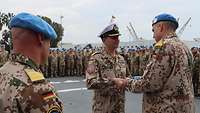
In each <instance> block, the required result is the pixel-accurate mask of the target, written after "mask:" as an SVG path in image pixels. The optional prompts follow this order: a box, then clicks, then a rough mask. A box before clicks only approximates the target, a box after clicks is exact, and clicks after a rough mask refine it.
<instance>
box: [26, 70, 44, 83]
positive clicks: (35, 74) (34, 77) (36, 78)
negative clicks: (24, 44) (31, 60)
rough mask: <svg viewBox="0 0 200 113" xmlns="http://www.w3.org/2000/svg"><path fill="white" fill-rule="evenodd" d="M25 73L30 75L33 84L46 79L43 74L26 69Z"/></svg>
mask: <svg viewBox="0 0 200 113" xmlns="http://www.w3.org/2000/svg"><path fill="white" fill-rule="evenodd" d="M25 72H26V74H27V75H28V77H29V78H30V79H31V81H32V82H35V81H40V80H44V79H45V78H44V76H43V74H42V73H40V72H37V71H35V70H32V69H25Z"/></svg>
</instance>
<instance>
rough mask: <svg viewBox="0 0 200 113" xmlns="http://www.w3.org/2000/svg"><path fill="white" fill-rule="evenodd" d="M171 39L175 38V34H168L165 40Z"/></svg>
mask: <svg viewBox="0 0 200 113" xmlns="http://www.w3.org/2000/svg"><path fill="white" fill-rule="evenodd" d="M173 37H177V34H176V33H168V34H167V35H166V37H165V38H173Z"/></svg>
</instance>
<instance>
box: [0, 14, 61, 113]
mask: <svg viewBox="0 0 200 113" xmlns="http://www.w3.org/2000/svg"><path fill="white" fill-rule="evenodd" d="M9 26H10V27H11V33H12V38H13V53H12V55H11V56H12V57H11V58H10V59H9V61H8V62H7V63H6V64H5V65H4V66H3V67H2V68H0V81H1V82H0V113H62V111H63V110H62V109H63V108H62V102H61V101H60V99H59V97H58V96H57V94H56V92H55V89H54V86H52V84H50V83H49V82H48V81H47V80H45V78H44V76H43V74H42V73H41V71H40V69H39V65H40V64H42V63H45V60H47V56H48V49H49V46H50V39H55V38H56V33H55V31H54V30H53V28H52V27H51V26H50V25H49V24H48V23H46V22H45V21H44V20H42V19H41V18H40V17H37V16H34V15H31V14H28V13H20V14H18V15H16V16H15V17H14V18H13V19H12V20H11V22H10V24H9Z"/></svg>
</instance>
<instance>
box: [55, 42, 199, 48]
mask: <svg viewBox="0 0 200 113" xmlns="http://www.w3.org/2000/svg"><path fill="white" fill-rule="evenodd" d="M183 42H184V43H185V44H186V45H187V46H188V47H189V48H192V47H200V40H199V41H185V40H183ZM154 43H155V41H154V40H141V41H131V42H120V44H119V46H120V47H122V48H124V47H125V48H126V47H127V46H129V48H130V47H133V48H135V49H136V47H140V46H144V47H150V46H153V44H154ZM90 44H91V45H92V47H101V46H102V43H90ZM86 45H88V44H76V45H75V44H72V43H62V46H59V47H62V48H65V49H69V48H74V47H77V48H78V49H82V48H84V47H85V46H86Z"/></svg>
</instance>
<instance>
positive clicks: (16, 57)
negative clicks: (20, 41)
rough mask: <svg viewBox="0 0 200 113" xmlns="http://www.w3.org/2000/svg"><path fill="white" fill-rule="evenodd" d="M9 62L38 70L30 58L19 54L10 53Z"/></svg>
mask: <svg viewBox="0 0 200 113" xmlns="http://www.w3.org/2000/svg"><path fill="white" fill-rule="evenodd" d="M10 60H11V61H13V62H19V63H21V64H24V65H27V66H29V67H31V68H33V69H34V70H39V66H38V65H37V64H36V63H35V62H34V61H33V60H31V59H30V58H28V57H26V56H24V55H22V54H20V53H12V54H11V56H10Z"/></svg>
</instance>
